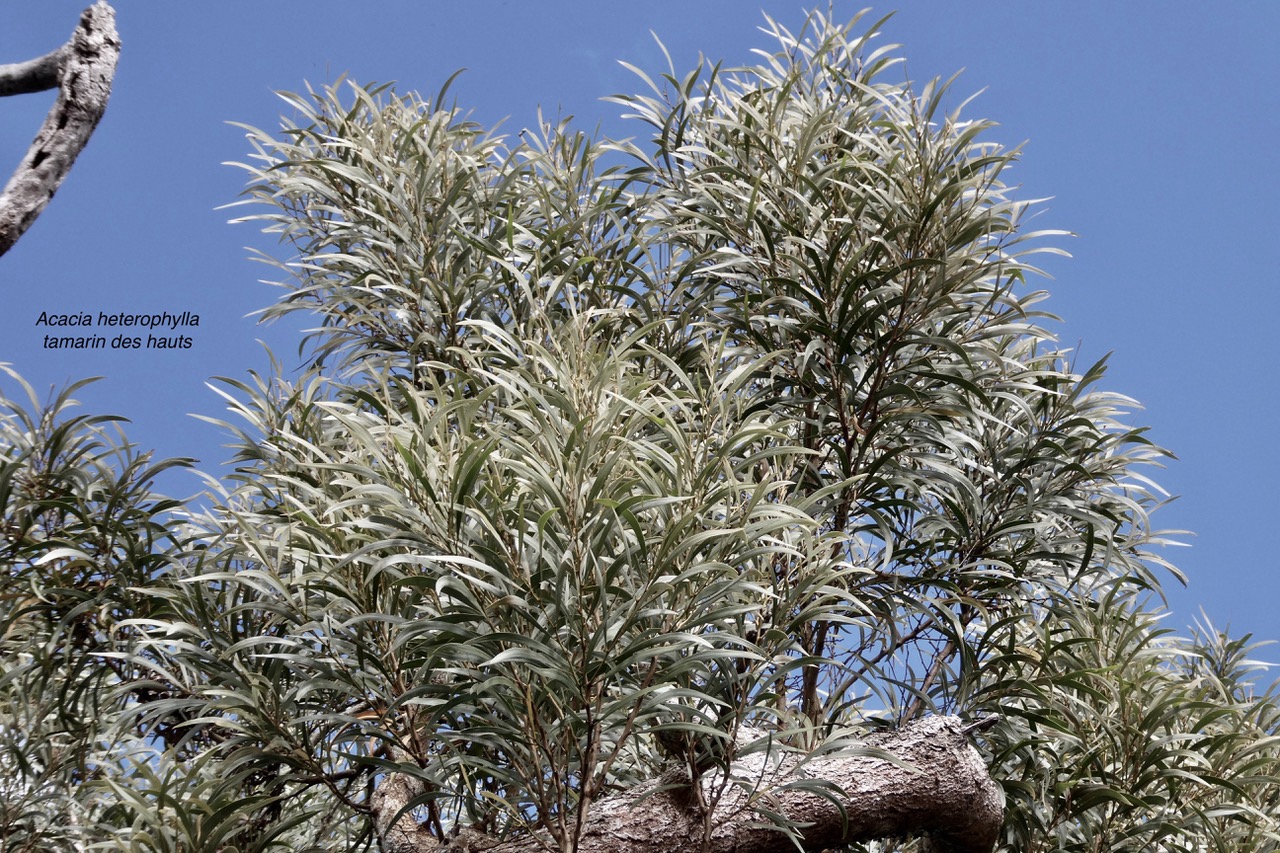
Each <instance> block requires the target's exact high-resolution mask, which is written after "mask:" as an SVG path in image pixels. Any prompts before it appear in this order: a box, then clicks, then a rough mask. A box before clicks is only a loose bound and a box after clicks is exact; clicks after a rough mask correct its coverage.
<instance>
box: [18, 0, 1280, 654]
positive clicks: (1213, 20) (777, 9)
mask: <svg viewBox="0 0 1280 853" xmlns="http://www.w3.org/2000/svg"><path fill="white" fill-rule="evenodd" d="M87 2H88V0H38V2H35V0H27V2H21V3H6V4H5V8H3V9H2V10H0V63H3V62H14V61H18V60H22V59H27V58H31V57H33V56H35V55H37V54H39V53H43V52H44V51H46V50H49V49H52V48H54V47H56V46H57V45H59V44H61V43H62V42H63V41H64V40H65V39H66V38H67V36H68V35H69V34H70V32H71V31H72V29H73V28H74V25H75V23H76V20H77V16H78V15H79V12H80V11H81V9H82V8H83V7H84V5H86V3H87ZM826 2H827V0H823V4H824V5H825V3H826ZM114 5H115V7H116V10H117V15H118V26H119V29H120V33H121V37H122V39H123V52H122V56H121V62H120V69H119V73H118V75H117V78H116V84H115V91H114V94H113V95H112V99H111V105H110V108H109V109H108V111H107V116H106V118H105V119H104V121H103V124H102V125H101V127H100V128H99V130H98V132H97V134H96V135H95V136H94V138H93V140H92V142H91V143H90V145H89V147H88V149H87V150H86V151H85V153H84V154H83V155H82V156H81V158H80V161H79V162H78V163H77V164H76V166H75V168H74V170H73V171H72V173H71V175H70V177H69V178H68V180H67V182H66V183H65V184H64V186H63V188H62V190H60V191H59V193H58V195H57V197H56V198H55V199H54V201H53V203H52V204H51V206H50V207H49V209H48V210H47V211H46V212H45V213H44V215H43V216H42V217H41V218H40V219H39V220H38V221H37V222H36V224H35V226H34V227H33V228H32V230H31V231H30V232H28V234H27V235H26V236H25V237H24V238H23V239H22V240H21V241H20V242H19V243H18V245H17V247H16V248H15V249H13V250H12V251H11V252H10V253H9V254H8V255H6V256H4V257H3V258H0V294H2V295H3V299H4V301H3V310H0V361H6V362H11V363H13V364H14V365H15V366H16V367H17V368H18V370H19V371H20V372H21V373H23V374H24V375H25V376H26V377H27V378H28V379H29V380H31V381H32V382H33V383H35V384H36V385H37V386H38V387H43V388H47V387H49V386H50V385H53V384H60V383H63V382H65V381H66V380H68V379H73V378H79V377H82V376H86V375H97V374H100V375H104V376H106V377H107V379H106V380H104V381H103V382H101V383H99V384H98V385H96V386H94V387H93V388H91V389H89V390H86V391H85V392H84V393H82V394H81V395H80V397H81V399H82V400H84V401H85V404H86V407H87V408H88V409H90V410H93V411H104V412H112V413H116V414H121V415H124V416H126V417H128V418H129V419H130V420H131V421H132V425H131V427H130V428H129V431H130V435H131V437H132V438H133V439H134V440H135V441H136V442H138V443H139V444H141V445H143V446H146V447H154V448H155V449H156V450H157V451H158V453H159V454H160V455H167V456H176V455H190V456H195V457H198V458H200V459H201V460H202V467H203V468H205V469H207V470H215V471H216V470H217V469H218V464H219V463H220V462H221V460H222V459H223V458H224V454H223V451H222V450H221V448H220V444H221V442H222V437H221V436H220V435H219V433H218V432H217V431H216V430H215V429H214V428H213V427H210V426H207V425H205V424H203V423H201V422H199V421H197V420H195V419H194V418H191V417H189V416H188V414H187V413H191V412H199V413H204V414H211V415H215V416H219V415H221V407H220V404H219V401H218V399H217V398H216V397H215V396H214V395H213V393H212V392H211V391H209V390H208V388H206V386H205V382H206V381H207V380H208V379H209V377H211V376H216V375H223V376H232V377H241V376H243V375H244V374H245V372H246V371H247V370H248V369H250V368H258V369H262V368H264V367H265V364H266V359H265V357H264V354H263V351H262V349H261V347H260V346H259V345H258V344H257V343H256V341H257V340H258V339H262V340H265V341H267V342H269V344H270V345H271V347H272V348H273V349H274V350H275V351H276V352H277V354H279V355H280V356H282V357H284V358H285V360H286V363H288V362H289V359H290V357H291V356H292V355H293V354H294V352H295V351H296V337H295V336H294V334H293V332H292V331H291V330H290V329H285V328H282V327H272V328H262V327H259V326H257V325H255V324H254V322H253V321H252V320H249V319H246V315H247V314H249V313H250V312H252V311H254V310H256V309H258V308H261V307H262V306H264V305H266V304H267V303H268V302H269V301H271V300H272V299H273V297H274V291H273V290H272V289H270V288H268V287H266V286H264V285H261V284H259V283H258V279H259V278H261V277H263V276H266V275H268V274H269V272H270V271H269V270H267V268H265V267H262V266H260V265H257V264H254V263H251V262H250V261H248V260H247V256H248V252H247V251H246V250H245V248H244V247H245V246H255V247H258V248H271V246H272V243H271V242H270V241H268V240H267V239H266V238H264V237H262V236H261V235H259V234H258V233H257V232H256V231H255V230H254V229H253V228H252V227H250V226H247V225H238V226H230V225H227V224H226V220H227V219H228V217H229V215H230V213H229V212H228V211H219V210H216V209H215V208H217V207H218V206H219V205H222V204H225V203H227V202H230V201H233V200H234V199H235V198H236V195H237V193H238V192H239V190H240V188H241V187H242V185H243V177H242V175H241V173H240V172H238V171H237V170H235V169H232V168H229V167H227V166H224V165H221V164H223V163H224V162H225V161H234V160H240V159H243V158H244V157H245V156H246V154H247V147H246V145H245V144H244V140H243V134H242V132H241V131H239V130H237V129H236V128H234V127H231V126H229V125H228V124H227V122H229V121H239V122H244V123H247V124H251V125H256V126H259V127H264V128H274V127H275V126H276V124H277V116H278V115H279V114H280V112H281V111H282V110H283V105H282V104H281V103H280V102H279V101H278V100H277V99H276V98H274V96H273V95H272V94H271V93H272V91H273V90H279V89H286V90H297V89H300V88H302V87H303V86H304V84H305V82H306V81H311V82H313V83H316V84H322V83H326V82H329V81H331V80H333V79H334V78H336V77H337V76H338V75H339V74H341V73H347V74H348V75H349V76H351V77H353V78H355V79H357V80H360V81H362V82H368V81H387V80H395V81H397V82H398V84H399V86H400V88H401V89H418V90H421V91H422V92H424V93H434V92H435V91H437V89H438V88H439V86H440V85H441V84H442V83H443V82H444V80H445V79H446V78H447V77H448V76H449V75H450V74H452V73H453V72H454V71H455V70H457V69H459V68H464V67H465V68H467V69H469V70H468V71H467V72H466V73H465V74H464V75H463V76H462V77H461V78H460V80H459V81H458V82H457V83H456V84H455V86H454V88H453V93H454V95H455V96H456V97H457V98H458V100H459V102H460V104H462V105H463V106H466V107H469V108H471V109H472V110H473V111H474V117H475V118H476V119H477V120H479V121H481V122H485V123H492V122H495V121H497V120H499V119H502V118H504V117H509V118H508V120H507V122H506V124H505V127H506V128H507V129H508V130H510V131H511V132H513V133H514V132H516V131H518V130H520V128H521V127H523V126H525V125H529V124H532V123H533V121H534V116H535V110H536V108H537V107H538V106H539V105H541V106H542V107H543V109H544V110H546V111H548V112H550V113H552V114H554V113H555V112H556V111H562V112H564V113H567V114H572V115H574V116H576V117H577V120H578V122H579V124H580V126H583V127H587V128H592V127H595V126H597V125H599V126H600V127H601V128H602V129H603V130H604V131H605V132H606V133H609V134H613V135H629V134H630V133H632V132H639V131H638V130H637V131H630V130H628V127H627V125H626V124H624V123H621V122H620V121H618V119H617V117H616V116H617V110H616V108H615V107H613V106H612V105H609V104H605V103H602V102H601V101H600V98H601V97H603V96H606V95H610V94H614V93H617V92H624V91H626V92H629V91H636V90H637V87H638V85H639V84H638V82H637V81H635V80H634V78H633V77H632V76H631V75H630V73H629V72H627V71H626V70H625V69H623V68H621V67H620V66H619V65H618V64H617V63H616V60H619V59H621V60H626V61H628V62H631V63H633V64H635V65H639V66H641V67H644V68H647V69H653V70H662V68H663V60H662V55H661V52H660V51H659V49H658V48H657V46H656V45H655V43H654V41H653V38H652V37H651V35H650V31H651V30H652V31H653V32H656V33H657V34H658V35H659V36H660V37H661V38H662V40H663V42H664V43H665V44H666V45H667V47H668V49H669V50H670V51H671V53H672V55H673V57H674V58H675V61H676V63H677V67H678V68H687V67H690V66H691V65H692V63H693V62H694V61H695V60H696V58H697V55H698V53H699V51H701V52H702V53H704V54H706V55H707V56H708V57H710V58H712V59H723V60H725V62H726V63H727V64H729V65H734V64H740V63H744V62H747V61H749V60H750V59H751V54H750V51H751V49H752V48H756V47H768V46H769V45H768V43H767V41H766V39H765V37H764V36H762V35H761V34H760V33H759V32H758V31H757V27H758V25H759V24H760V23H761V21H762V18H761V13H760V9H761V7H763V10H764V11H765V12H767V13H768V14H769V15H771V16H772V17H774V18H776V19H778V20H779V21H781V22H783V23H798V22H799V21H800V20H801V18H802V13H801V6H802V4H801V3H800V2H799V0H786V2H774V1H773V0H767V2H763V3H760V4H757V3H755V2H740V0H650V2H647V3H643V4H641V3H634V4H633V3H622V2H613V0H593V1H592V2H588V0H551V2H520V0H469V2H462V0H453V1H452V2H444V1H443V0H436V2H418V1H417V0H395V2H389V1H388V2H379V0H370V2H367V3H360V4H354V3H340V2H337V0H314V2H311V3H306V4H302V3H284V2H271V0H253V2H250V1H249V0H221V2H219V3H214V4H211V3H186V2H182V3H177V2H157V0H116V2H115V4H114ZM833 5H834V11H835V15H836V17H837V18H840V19H848V18H851V17H853V15H854V14H856V13H857V11H858V10H859V9H860V8H861V5H862V4H861V0H859V2H856V3H852V4H850V3H847V2H844V0H836V2H834V4H833ZM893 8H894V7H892V6H885V7H877V8H876V9H875V10H874V13H873V16H872V17H873V18H874V17H878V16H879V14H881V13H885V12H889V11H892V10H893ZM868 20H870V18H869V19H868ZM1277 32H1280V3H1273V2H1264V0H1256V2H1235V3H1230V2H1229V3H1221V4H1214V5H1213V6H1210V5H1208V4H1204V3H1192V2H1184V0H1177V2H1173V0H1166V2H1160V3H1156V2H1127V3H1116V2H1079V0H1072V2H1067V0H1057V2H1039V3H1027V4H991V3H977V2H942V0H936V1H934V2H907V0H901V5H900V6H899V10H898V12H897V14H896V15H895V16H894V17H893V18H891V19H890V21H889V22H888V24H887V25H886V26H885V27H884V28H883V29H882V33H883V36H882V42H885V43H896V44H900V45H902V48H901V54H902V55H904V56H905V57H906V58H907V64H906V69H907V73H908V74H909V75H910V76H911V77H912V78H914V79H917V80H924V79H927V78H931V77H934V76H939V75H941V76H943V77H947V76H950V75H951V74H953V73H954V72H956V71H960V70H961V69H964V73H963V74H962V75H961V77H960V79H959V81H958V82H957V84H956V85H957V92H959V93H962V94H969V93H973V92H977V91H979V90H983V94H982V95H981V96H980V97H979V98H978V99H977V100H976V101H975V102H974V103H973V104H972V105H971V107H970V116H971V117H975V118H976V117H985V118H990V119H993V120H995V121H997V122H999V123H1000V124H1001V127H1000V128H999V129H998V130H997V131H996V132H995V133H994V134H993V135H992V138H993V139H998V140H999V141H1001V142H1004V143H1006V144H1010V145H1013V144H1018V143H1021V142H1023V141H1026V142H1027V145H1026V148H1025V154H1024V157H1023V161H1022V162H1021V163H1020V164H1019V165H1018V167H1017V168H1016V170H1015V172H1014V173H1013V174H1012V178H1013V179H1014V180H1015V181H1017V182H1019V183H1021V184H1022V190H1021V195H1022V197H1024V198H1042V197H1053V198H1052V201H1050V202H1049V203H1048V204H1047V205H1046V208H1045V212H1044V213H1043V214H1042V215H1041V217H1040V219H1039V220H1037V222H1036V225H1037V226H1043V227H1046V228H1062V229H1068V230H1070V231H1073V232H1075V233H1076V234H1077V235H1078V236H1077V237H1075V238H1072V239H1070V240H1068V241H1066V243H1067V245H1066V248H1067V249H1068V250H1069V251H1071V252H1072V253H1073V254H1074V256H1075V257H1074V258H1073V259H1071V260H1065V261H1058V260H1054V262H1053V263H1052V264H1051V265H1049V267H1048V269H1049V271H1050V272H1051V273H1052V274H1053V276H1054V280H1052V281H1047V282H1044V283H1043V284H1044V286H1046V287H1047V288H1048V289H1049V290H1050V291H1051V292H1052V294H1053V297H1052V299H1051V300H1050V301H1049V303H1048V305H1047V307H1048V308H1049V309H1050V310H1052V311H1054V312H1055V313H1057V314H1058V315H1059V316H1061V317H1062V318H1063V321H1064V322H1063V323H1062V324H1061V326H1059V327H1058V332H1059V334H1060V337H1061V339H1062V340H1063V342H1064V343H1066V344H1068V345H1070V346H1076V345H1077V342H1080V346H1081V349H1082V351H1083V354H1084V357H1085V358H1089V359H1092V358H1095V357H1098V356H1100V355H1102V354H1104V353H1107V352H1113V353H1114V355H1113V357H1112V363H1111V364H1112V369H1111V373H1110V379H1109V382H1108V383H1107V385H1108V387H1109V388H1110V389H1112V390H1116V391H1120V392H1122V393H1125V394H1128V395H1130V396H1132V397H1135V398H1137V399H1138V400H1139V401H1141V402H1142V403H1143V404H1144V405H1145V406H1146V409H1145V411H1144V412H1141V413H1140V414H1139V416H1138V417H1139V419H1140V420H1141V421H1143V422H1144V423H1146V424H1148V425H1150V426H1151V427H1152V432H1151V436H1152V437H1153V438H1154V440H1155V441H1157V442H1158V443H1160V444H1162V445H1164V446H1166V447H1169V448H1170V449H1172V450H1173V451H1174V452H1175V453H1177V454H1178V457H1179V459H1178V461H1176V462H1174V463H1172V464H1171V466H1170V467H1169V468H1168V470H1166V471H1163V472H1159V474H1158V478H1159V481H1160V482H1161V483H1162V484H1163V485H1164V486H1165V487H1166V488H1167V489H1169V491H1171V492H1172V493H1174V494H1177V495H1180V497H1179V498H1178V500H1177V501H1176V502H1175V503H1174V504H1173V505H1171V506H1169V507H1168V508H1166V509H1164V510H1162V511H1161V512H1160V513H1158V514H1157V521H1158V522H1161V524H1162V526H1165V527H1170V528H1187V529H1191V530H1194V531H1195V532H1196V534H1197V535H1196V536H1195V537H1193V538H1190V539H1189V540H1188V541H1190V542H1191V544H1192V547H1190V548H1186V549H1177V550H1176V551H1173V552H1171V553H1169V554H1168V555H1167V556H1169V557H1170V558H1171V559H1172V560H1173V561H1175V562H1176V563H1177V564H1178V565H1179V566H1181V567H1182V568H1183V569H1184V570H1185V571H1186V572H1187V573H1188V574H1189V575H1190V578H1191V584H1190V587H1189V589H1187V590H1185V591H1182V590H1179V589H1176V588H1173V589H1171V593H1172V601H1173V604H1174V606H1175V608H1176V610H1177V620H1176V621H1177V623H1178V625H1177V626H1176V627H1179V628H1180V627H1181V625H1182V624H1183V623H1185V622H1187V621H1189V620H1190V619H1192V618H1194V617H1195V616H1196V614H1197V612H1198V610H1199V608H1200V607H1201V606H1203V607H1204V609H1205V610H1206V611H1207V613H1208V614H1209V616H1210V617H1211V618H1212V619H1213V620H1214V621H1215V623H1217V624H1219V625H1225V624H1227V623H1230V625H1231V627H1232V628H1233V630H1234V631H1235V632H1237V633H1239V632H1245V631H1248V632H1253V633H1254V634H1255V635H1257V636H1258V637H1259V638H1266V639H1280V622H1278V621H1277V620H1276V617H1275V615H1274V614H1275V611H1276V608H1277V605H1278V604H1280V565H1278V562H1280V557H1278V556H1277V554H1278V553H1280V549H1277V548H1276V547H1275V545H1274V544H1272V543H1271V542H1270V539H1269V536H1270V534H1271V532H1273V531H1274V529H1275V528H1276V527H1277V522H1276V521H1275V516H1276V509H1275V507H1276V506H1277V500H1276V497H1275V495H1276V493H1277V491H1278V487H1280V461H1278V459H1277V452H1276V449H1275V437H1276V423H1277V419H1278V416H1280V404H1278V403H1277V400H1276V392H1277V390H1278V387H1277V386H1278V385H1280V382H1278V381H1277V373H1276V372H1275V371H1274V369H1273V361H1274V360H1275V356H1274V355H1273V352H1274V350H1275V347H1276V341H1277V339H1278V337H1280V336H1278V335H1277V334H1276V332H1275V331H1274V330H1273V329H1272V328H1271V327H1270V326H1269V325H1268V324H1269V323H1273V322H1276V319H1277V318H1278V317H1280V280H1278V279H1280V273H1278V269H1280V266H1278V265H1277V263H1276V260H1275V247H1276V245H1277V234H1280V204H1278V202H1277V200H1278V199H1280V168H1278V167H1277V160H1276V156H1277V155H1276V150H1277V144H1278V142H1277V140H1280V118H1278V116H1280V95H1278V94H1277V93H1278V92H1280V50H1277V48H1276V42H1275V40H1276V33H1277ZM51 101H52V94H51V93H49V94H48V95H27V96H23V97H20V98H18V97H14V98H5V99H0V172H2V173H3V174H4V175H5V176H7V174H8V173H9V171H10V170H11V168H12V165H13V164H14V163H15V162H16V160H17V158H18V157H19V156H20V155H21V153H22V152H23V151H25V149H26V146H27V145H28V143H29V142H30V139H31V137H32V135H33V134H34V132H35V130H36V128H37V127H38V125H39V122H40V121H41V119H42V117H43V115H44V113H45V111H46V110H47V109H48V106H49V104H50V103H51ZM165 310H167V311H170V312H174V313H180V312H182V311H194V312H197V313H198V314H199V315H200V326H199V328H198V329H197V330H196V331H195V334H194V335H193V338H194V346H193V347H192V348H191V349H190V350H186V351H176V352H163V351H143V352H109V351H108V352H102V351H99V352H93V353H85V352H81V353H74V352H72V353H58V352H54V351H46V350H44V349H43V348H42V340H43V332H42V331H40V330H38V329H37V328H36V326H35V321H36V319H37V317H38V316H39V314H40V312H41V311H57V312H75V311H88V312H91V313H94V314H96V313H97V312H99V311H107V312H110V313H118V312H121V311H125V312H141V311H165ZM5 390H6V391H7V392H9V393H13V391H14V389H13V388H12V387H11V386H5ZM164 486H165V488H166V489H167V490H169V491H171V492H177V493H189V492H194V491H196V490H197V489H198V485H197V483H196V482H195V481H194V480H193V479H184V480H167V481H166V482H165V484H164ZM1268 519H1272V520H1271V521H1268ZM1262 656H1263V657H1265V658H1268V659H1280V648H1273V649H1272V650H1270V651H1268V652H1264V653H1263V655H1262Z"/></svg>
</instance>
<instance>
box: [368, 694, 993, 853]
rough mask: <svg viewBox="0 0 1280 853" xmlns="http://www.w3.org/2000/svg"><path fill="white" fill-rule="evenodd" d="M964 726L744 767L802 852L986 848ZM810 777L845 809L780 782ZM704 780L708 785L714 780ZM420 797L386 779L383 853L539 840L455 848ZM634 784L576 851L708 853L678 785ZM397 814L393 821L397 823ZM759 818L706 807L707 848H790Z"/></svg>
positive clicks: (982, 789) (907, 731) (468, 841)
mask: <svg viewBox="0 0 1280 853" xmlns="http://www.w3.org/2000/svg"><path fill="white" fill-rule="evenodd" d="M968 735H969V730H968V729H966V728H965V726H964V724H963V723H962V722H961V721H960V720H959V719H957V718H955V717H932V718H929V719H925V720H921V721H919V722H916V723H913V724H911V725H909V726H907V727H905V728H903V729H901V730H899V731H896V732H892V733H889V734H885V735H880V736H877V737H875V738H872V739H869V740H868V745H869V746H874V747H876V748H877V749H879V750H883V751H884V752H887V753H888V754H890V755H893V756H894V757H896V758H897V759H899V760H900V761H902V762H904V763H905V764H907V765H910V766H909V767H903V766H901V765H900V764H897V763H894V762H892V761H887V760H884V759H881V758H875V757H870V756H866V755H847V756H840V757H833V758H826V759H818V760H814V761H809V762H807V763H805V764H804V765H803V767H801V765H800V761H799V759H784V760H783V761H782V762H781V763H780V764H775V763H770V762H766V761H765V760H764V758H763V756H758V757H753V758H752V759H749V760H748V761H745V762H743V763H742V764H740V765H737V767H736V768H735V769H736V771H737V773H738V774H742V775H747V776H749V777H755V778H759V779H760V781H761V782H762V785H761V788H762V789H763V788H766V787H770V786H774V787H775V790H774V791H773V793H772V794H771V795H770V798H769V799H768V800H767V801H766V802H767V804H768V807H769V808H770V809H773V810H779V811H782V812H784V813H785V814H786V815H788V816H789V817H790V818H791V819H792V820H795V821H800V822H804V823H807V824H809V826H808V828H807V829H806V830H805V832H804V849H805V850H808V851H820V850H823V849H824V848H827V847H833V846H837V845H839V844H842V843H848V842H853V841H868V840H872V839H877V838H888V837H893V836H905V835H922V834H923V835H926V836H927V837H928V838H929V842H930V844H931V845H932V850H933V851H935V853H990V851H991V850H992V848H993V847H994V846H995V843H996V840H997V837H998V836H999V832H1000V825H1001V821H1002V819H1003V814H1004V796H1003V793H1002V792H1001V790H1000V788H999V786H998V785H996V784H995V782H993V781H992V779H991V777H990V775H989V774H988V772H987V768H986V765H985V764H984V763H983V761H982V757H981V756H980V755H979V754H978V752H977V750H975V749H974V748H973V746H972V745H971V744H970V742H969V737H968ZM800 773H803V774H804V775H805V776H807V777H809V778H818V779H823V780H825V781H827V782H829V783H831V784H833V785H835V786H837V787H839V788H840V789H841V790H843V791H844V795H845V796H844V797H843V799H842V802H841V805H842V806H843V811H844V814H843V815H842V814H841V808H840V807H837V805H836V804H835V803H833V802H832V801H830V800H828V799H825V798H822V797H818V796H815V795H812V794H807V793H803V792H799V791H788V790H778V789H777V787H776V786H779V785H781V784H785V783H786V782H787V781H789V780H793V779H795V778H796V777H797V775H798V774H800ZM704 784H713V781H712V782H707V783H704ZM418 793H420V791H418V790H417V789H416V788H415V785H414V783H413V782H411V781H409V780H408V779H406V778H405V777H402V776H395V775H393V776H389V777H388V778H387V779H386V780H385V781H384V782H383V783H382V784H381V785H380V786H379V789H378V791H377V793H376V794H375V795H374V798H373V802H372V806H373V809H374V813H375V816H376V824H377V831H378V836H379V839H380V840H381V842H382V849H383V851H385V853H444V852H445V851H448V853H454V851H458V853H461V851H486V853H534V851H542V850H545V849H546V848H545V847H542V846H541V845H540V844H539V843H537V842H536V841H535V840H534V839H531V838H522V839H514V840H507V841H496V840H494V839H488V838H485V837H483V836H479V835H469V834H464V835H463V836H462V837H460V838H459V839H458V840H456V841H454V842H451V843H450V844H448V845H443V844H441V843H440V842H438V841H437V840H436V839H435V838H434V837H432V835H431V834H430V833H429V832H427V830H426V829H425V828H422V827H419V826H418V825H417V824H415V823H414V821H413V820H412V819H411V818H410V817H409V816H408V814H407V813H404V814H400V812H401V811H402V810H403V809H404V806H405V805H406V804H408V803H409V802H410V801H411V800H412V798H413V797H414V796H415V795H416V794H418ZM645 793H646V792H645V791H644V790H639V791H636V792H628V793H627V794H623V795H620V796H616V797H611V798H608V799H605V800H602V801H600V802H598V803H596V804H595V805H594V806H593V807H592V809H591V811H590V816H589V818H588V820H587V824H586V826H585V827H584V829H583V833H582V837H581V839H580V840H579V844H578V851H579V853H702V851H703V850H704V848H703V846H702V844H703V826H704V824H703V821H702V818H701V817H700V815H699V814H698V812H697V811H696V809H694V808H692V807H691V806H690V803H689V797H687V796H681V794H680V793H678V792H660V793H656V794H651V795H649V796H645ZM397 817H398V819H397ZM761 823H762V820H761V818H760V817H759V816H758V815H757V814H755V813H754V812H753V811H752V810H751V809H750V808H749V807H748V804H747V802H746V798H745V796H744V795H734V794H726V796H724V797H723V798H722V799H721V800H720V801H719V802H718V803H717V804H716V805H715V807H714V810H713V811H712V814H711V825H712V830H711V834H710V839H709V843H708V845H707V847H706V848H705V850H706V851H707V853H790V851H794V850H795V847H794V846H793V845H792V844H791V842H790V841H789V840H788V839H787V838H786V837H785V836H783V835H782V834H781V833H779V832H776V831H772V830H770V829H767V828H762V827H761Z"/></svg>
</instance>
